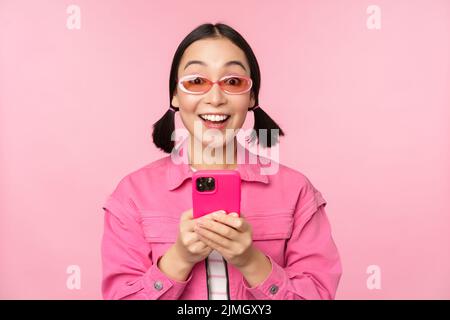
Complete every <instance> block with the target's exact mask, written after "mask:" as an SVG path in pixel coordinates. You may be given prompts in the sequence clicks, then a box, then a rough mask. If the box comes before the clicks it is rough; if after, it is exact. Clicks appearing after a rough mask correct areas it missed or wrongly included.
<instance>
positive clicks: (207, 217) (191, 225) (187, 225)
mask: <svg viewBox="0 0 450 320" xmlns="http://www.w3.org/2000/svg"><path fill="white" fill-rule="evenodd" d="M205 220H213V217H212V215H210V214H207V215H204V216H202V217H200V218H198V219H192V220H189V221H184V222H183V224H184V228H183V230H186V231H191V232H193V231H194V227H195V226H196V225H197V223H198V222H200V221H205Z"/></svg>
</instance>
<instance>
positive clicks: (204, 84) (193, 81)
mask: <svg viewBox="0 0 450 320" xmlns="http://www.w3.org/2000/svg"><path fill="white" fill-rule="evenodd" d="M215 83H217V84H218V85H219V87H220V89H222V91H223V92H225V93H227V94H243V93H246V92H248V91H249V90H250V89H251V88H252V84H253V82H252V79H251V78H250V77H246V76H241V75H228V76H224V77H222V78H220V79H219V80H217V81H211V80H209V79H208V78H207V77H205V76H202V75H200V74H191V75H187V76H184V77H182V78H181V79H180V80H179V81H178V87H179V88H180V90H182V91H184V92H186V93H189V94H205V93H207V92H208V91H209V90H211V88H212V86H213V85H214V84H215Z"/></svg>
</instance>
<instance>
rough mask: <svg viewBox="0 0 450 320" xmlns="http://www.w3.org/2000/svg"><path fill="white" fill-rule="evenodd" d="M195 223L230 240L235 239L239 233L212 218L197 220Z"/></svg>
mask: <svg viewBox="0 0 450 320" xmlns="http://www.w3.org/2000/svg"><path fill="white" fill-rule="evenodd" d="M197 224H198V225H199V226H201V227H203V228H205V229H208V230H209V231H212V232H215V233H217V234H219V235H221V236H222V237H225V238H227V239H230V240H233V239H236V238H237V236H238V235H239V234H238V232H237V231H236V230H235V229H233V228H232V227H229V226H227V225H225V224H223V223H220V222H217V221H214V220H203V221H198V222H197Z"/></svg>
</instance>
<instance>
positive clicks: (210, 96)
mask: <svg viewBox="0 0 450 320" xmlns="http://www.w3.org/2000/svg"><path fill="white" fill-rule="evenodd" d="M206 101H207V102H209V103H210V104H212V105H220V104H222V103H225V102H226V97H225V92H223V91H222V89H221V88H220V86H219V84H218V83H214V84H213V85H212V87H211V89H210V90H209V91H208V92H207V94H206Z"/></svg>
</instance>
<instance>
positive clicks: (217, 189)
mask: <svg viewBox="0 0 450 320" xmlns="http://www.w3.org/2000/svg"><path fill="white" fill-rule="evenodd" d="M192 209H193V216H194V219H195V218H199V217H202V216H204V215H206V214H209V213H212V212H214V211H218V210H225V212H226V213H227V214H228V213H231V212H236V213H237V214H239V215H240V211H241V176H240V175H239V172H238V171H236V170H197V171H195V172H194V173H193V174H192Z"/></svg>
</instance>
